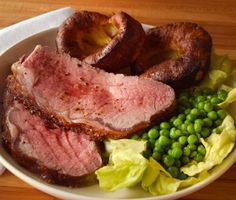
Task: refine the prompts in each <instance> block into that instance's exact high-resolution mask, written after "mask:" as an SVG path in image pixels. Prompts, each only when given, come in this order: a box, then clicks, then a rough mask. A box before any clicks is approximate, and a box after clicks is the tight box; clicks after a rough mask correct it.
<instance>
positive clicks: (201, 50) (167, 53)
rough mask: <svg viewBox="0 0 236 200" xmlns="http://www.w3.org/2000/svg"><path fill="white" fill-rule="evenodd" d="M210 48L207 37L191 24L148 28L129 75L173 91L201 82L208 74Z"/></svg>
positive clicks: (204, 32)
mask: <svg viewBox="0 0 236 200" xmlns="http://www.w3.org/2000/svg"><path fill="white" fill-rule="evenodd" d="M211 47H212V39H211V36H210V35H209V33H208V32H206V31H205V30H204V29H203V28H201V27H200V26H199V25H197V24H194V23H184V22H182V23H173V24H168V25H166V26H162V27H157V28H152V29H150V30H149V31H148V32H147V34H146V40H145V43H144V47H143V49H142V52H141V54H140V56H139V57H138V58H137V60H136V62H135V64H134V65H133V66H132V72H133V73H134V74H137V75H140V74H142V75H141V76H142V77H145V78H153V79H155V80H158V81H161V82H164V83H167V84H169V85H171V86H172V87H174V88H176V89H177V88H178V89H180V88H186V87H189V86H191V85H193V84H195V83H197V82H199V81H200V80H202V78H203V77H204V75H205V74H206V72H207V71H208V68H209V64H210V54H211Z"/></svg>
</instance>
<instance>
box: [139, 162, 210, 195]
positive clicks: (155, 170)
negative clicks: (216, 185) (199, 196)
mask: <svg viewBox="0 0 236 200" xmlns="http://www.w3.org/2000/svg"><path fill="white" fill-rule="evenodd" d="M207 176H208V173H207V172H206V171H203V172H202V173H200V174H199V175H198V176H197V177H188V178H187V179H185V180H179V179H175V178H173V177H172V176H171V175H170V174H169V173H168V172H167V171H166V170H165V169H164V168H163V167H162V166H161V165H160V164H159V163H158V162H156V161H155V160H154V159H152V158H150V160H149V165H148V168H147V170H146V171H145V173H144V175H143V179H142V187H143V189H144V190H145V191H148V192H150V193H151V194H153V195H164V194H170V193H174V192H176V191H177V190H178V189H181V188H184V187H188V186H190V185H193V184H196V183H198V182H199V181H201V180H202V179H204V178H206V177H207Z"/></svg>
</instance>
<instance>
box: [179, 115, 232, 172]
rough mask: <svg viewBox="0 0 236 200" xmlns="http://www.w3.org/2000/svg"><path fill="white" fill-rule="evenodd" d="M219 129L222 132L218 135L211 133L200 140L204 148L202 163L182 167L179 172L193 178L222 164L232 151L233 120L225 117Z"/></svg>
mask: <svg viewBox="0 0 236 200" xmlns="http://www.w3.org/2000/svg"><path fill="white" fill-rule="evenodd" d="M220 129H221V130H222V132H221V133H220V134H216V133H212V134H211V135H210V136H209V137H208V138H207V139H206V140H204V139H201V142H202V143H203V145H204V146H205V148H206V156H205V159H204V161H203V162H199V163H196V162H194V163H190V164H188V165H186V166H184V167H182V168H181V171H183V172H184V173H185V174H187V175H189V176H194V175H196V174H198V173H200V172H202V171H204V170H209V169H211V168H212V167H214V166H215V165H218V164H220V163H222V161H223V160H224V159H225V158H226V157H227V156H228V154H229V153H230V152H231V151H232V149H233V147H234V144H235V138H236V130H235V126H234V120H233V118H232V117H231V116H229V115H228V116H226V118H225V119H224V121H223V123H222V125H221V127H220Z"/></svg>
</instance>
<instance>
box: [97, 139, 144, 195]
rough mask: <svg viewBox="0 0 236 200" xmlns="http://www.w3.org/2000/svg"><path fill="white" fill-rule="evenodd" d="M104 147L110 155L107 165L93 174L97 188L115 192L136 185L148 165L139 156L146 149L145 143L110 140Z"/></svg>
mask: <svg viewBox="0 0 236 200" xmlns="http://www.w3.org/2000/svg"><path fill="white" fill-rule="evenodd" d="M105 146H106V148H108V149H109V150H108V151H110V152H111V154H110V158H109V164H108V165H106V166H104V167H102V168H100V169H98V170H97V171H96V172H95V173H96V175H97V178H98V180H99V186H100V187H101V188H102V189H103V190H105V191H115V190H117V189H120V188H124V187H131V186H134V185H137V184H138V183H139V182H140V181H141V179H142V177H143V173H144V171H145V170H146V168H147V165H148V160H147V159H145V158H144V157H143V156H142V154H141V152H142V151H144V150H145V149H146V144H145V142H143V141H136V140H128V139H124V140H110V141H109V142H106V143H105Z"/></svg>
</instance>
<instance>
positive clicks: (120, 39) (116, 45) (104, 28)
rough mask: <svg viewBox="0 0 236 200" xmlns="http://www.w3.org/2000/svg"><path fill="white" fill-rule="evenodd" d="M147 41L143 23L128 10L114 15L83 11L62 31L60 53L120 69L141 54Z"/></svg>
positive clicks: (104, 67) (67, 21)
mask: <svg viewBox="0 0 236 200" xmlns="http://www.w3.org/2000/svg"><path fill="white" fill-rule="evenodd" d="M144 40H145V33H144V30H143V28H142V26H141V24H140V23H139V22H138V21H136V20H135V19H133V18H132V17H131V16H129V15H128V14H126V13H124V12H120V13H117V14H115V15H113V16H112V17H111V18H108V17H107V16H105V15H102V14H100V13H97V12H88V11H81V12H77V13H74V14H73V15H72V16H71V17H69V18H68V19H67V20H66V21H65V22H64V23H63V24H62V25H61V26H60V27H59V30H58V35H57V38H56V42H57V47H58V50H59V51H60V52H65V53H68V54H70V55H71V56H72V57H77V58H78V59H80V60H81V61H83V62H86V63H88V64H90V65H93V66H95V67H98V68H102V69H104V70H106V71H109V72H116V71H118V70H119V69H121V68H124V67H127V66H129V65H130V64H131V63H132V62H134V60H135V59H136V58H137V57H138V55H139V53H140V51H141V48H142V46H143V43H144Z"/></svg>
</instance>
